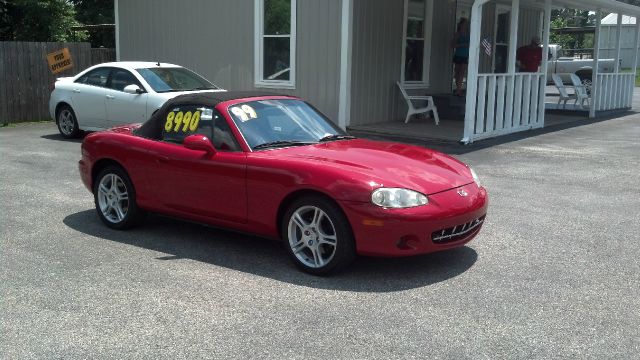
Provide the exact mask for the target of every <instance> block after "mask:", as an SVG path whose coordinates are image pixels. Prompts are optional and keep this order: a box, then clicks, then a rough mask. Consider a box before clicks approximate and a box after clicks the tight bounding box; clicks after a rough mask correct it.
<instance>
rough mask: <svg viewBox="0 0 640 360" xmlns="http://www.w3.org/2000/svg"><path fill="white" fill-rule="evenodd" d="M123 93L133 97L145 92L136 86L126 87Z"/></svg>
mask: <svg viewBox="0 0 640 360" xmlns="http://www.w3.org/2000/svg"><path fill="white" fill-rule="evenodd" d="M123 91H124V92H126V93H127V94H132V95H140V94H143V93H144V90H142V89H140V87H139V86H138V85H135V84H131V85H127V86H125V87H124V89H123Z"/></svg>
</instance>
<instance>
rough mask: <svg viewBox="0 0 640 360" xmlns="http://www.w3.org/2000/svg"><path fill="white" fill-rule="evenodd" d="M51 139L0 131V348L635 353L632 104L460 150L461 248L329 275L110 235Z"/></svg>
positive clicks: (224, 236) (216, 246)
mask: <svg viewBox="0 0 640 360" xmlns="http://www.w3.org/2000/svg"><path fill="white" fill-rule="evenodd" d="M56 134H57V130H56V128H55V127H54V126H53V125H52V124H47V123H44V124H42V123H41V124H31V125H20V126H15V127H11V128H2V129H0V151H1V153H2V155H1V160H0V176H1V181H0V215H1V216H0V235H1V243H0V358H1V359H30V358H39V359H58V358H59V359H62V358H64V359H67V358H71V359H74V358H76V359H81V358H84V359H87V358H132V359H160V358H166V359H194V358H241V359H254V358H255V359H257V358H273V359H288V358H296V359H301V358H311V359H313V358H317V359H334V358H336V359H338V358H340V359H343V358H345V359H346V358H359V359H363V358H402V359H409V358H430V359H564V358H571V359H632V358H637V356H638V354H640V220H639V219H640V196H639V192H638V191H639V190H638V189H640V170H639V169H640V160H639V156H640V141H639V139H640V115H637V114H635V115H633V114H632V115H628V116H625V117H622V118H618V119H611V120H607V121H603V122H598V123H589V124H587V125H584V126H580V127H573V128H569V129H563V130H558V131H554V132H549V133H543V134H538V135H537V136H534V137H529V138H521V139H516V140H514V141H509V142H503V143H496V144H492V146H489V147H484V148H482V147H480V148H477V149H475V150H473V151H469V152H466V153H464V154H461V155H457V157H458V158H460V159H461V160H463V161H465V162H468V163H469V164H471V165H472V166H473V167H474V168H475V169H476V171H477V172H478V173H479V175H480V177H481V179H482V180H483V182H484V184H485V185H486V187H487V188H488V189H489V193H490V196H491V204H490V209H489V215H488V217H487V222H486V224H485V227H484V229H483V230H482V232H481V233H480V235H479V236H478V237H477V238H476V239H475V240H474V241H473V242H471V243H470V244H469V245H468V246H466V247H464V248H460V249H458V250H454V251H450V252H444V253H438V254H432V255H427V256H420V257H415V258H408V259H371V258H360V259H359V260H358V261H357V262H356V263H355V264H354V266H353V267H351V268H350V269H348V270H347V271H346V272H345V273H343V274H341V275H338V276H335V277H330V278H318V277H313V276H310V275H306V274H304V273H301V272H299V271H298V270H296V269H295V268H294V267H293V265H292V264H291V263H290V262H289V260H288V259H287V258H286V256H285V252H284V250H283V249H282V247H281V245H280V244H279V243H277V242H272V241H268V240H263V239H260V238H255V237H251V236H246V235H240V234H235V233H232V232H226V231H221V230H216V229H212V228H208V227H204V226H201V225H197V224H191V223H185V222H180V221H177V220H171V219H167V218H163V217H160V216H150V217H149V218H148V219H147V221H146V222H145V223H144V225H143V226H141V227H139V228H137V229H135V230H132V231H128V232H118V231H114V230H110V229H108V228H106V227H105V226H104V225H103V224H102V223H101V222H100V220H99V219H98V217H97V215H96V213H95V210H94V207H93V199H92V195H91V194H90V193H89V192H88V191H87V190H86V189H85V188H84V186H83V185H82V183H81V181H80V178H79V175H78V170H77V161H78V160H79V157H80V142H79V141H67V140H63V139H62V138H61V137H59V136H58V135H56Z"/></svg>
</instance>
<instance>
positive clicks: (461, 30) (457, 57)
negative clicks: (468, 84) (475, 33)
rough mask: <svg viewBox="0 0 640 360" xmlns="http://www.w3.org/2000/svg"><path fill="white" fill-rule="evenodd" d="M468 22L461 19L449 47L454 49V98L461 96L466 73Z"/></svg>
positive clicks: (465, 19) (468, 38)
mask: <svg viewBox="0 0 640 360" xmlns="http://www.w3.org/2000/svg"><path fill="white" fill-rule="evenodd" d="M470 41H471V37H470V35H469V20H468V19H467V18H462V19H460V21H459V22H458V27H457V30H456V33H455V34H454V35H453V40H452V41H451V47H452V48H453V49H454V53H453V63H454V78H455V80H456V92H455V94H456V96H462V84H463V83H464V77H465V75H466V73H467V64H469V42H470Z"/></svg>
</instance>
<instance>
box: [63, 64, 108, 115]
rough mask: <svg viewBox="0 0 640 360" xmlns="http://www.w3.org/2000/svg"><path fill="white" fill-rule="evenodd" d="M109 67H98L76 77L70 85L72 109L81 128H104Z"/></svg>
mask: <svg viewBox="0 0 640 360" xmlns="http://www.w3.org/2000/svg"><path fill="white" fill-rule="evenodd" d="M110 74H111V68H110V67H99V68H96V69H93V70H91V71H89V72H88V73H86V74H84V75H83V76H81V77H80V78H78V79H77V80H76V81H75V82H74V83H73V84H72V86H71V100H72V103H73V104H72V107H73V111H74V112H75V114H76V118H77V119H78V123H79V124H80V126H81V127H82V128H106V127H108V126H106V122H107V112H106V108H105V95H106V91H107V83H108V81H109V75H110Z"/></svg>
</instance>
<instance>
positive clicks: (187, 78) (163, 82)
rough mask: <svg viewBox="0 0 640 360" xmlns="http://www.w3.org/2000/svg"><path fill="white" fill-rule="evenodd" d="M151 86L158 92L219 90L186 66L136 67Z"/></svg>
mask: <svg viewBox="0 0 640 360" xmlns="http://www.w3.org/2000/svg"><path fill="white" fill-rule="evenodd" d="M136 70H137V71H138V73H140V75H141V76H142V77H143V78H144V79H145V81H146V82H147V83H148V84H149V86H151V88H152V89H153V90H154V91H155V92H158V93H164V92H174V91H194V90H217V89H219V88H218V87H217V86H215V85H213V84H212V83H210V82H209V81H207V80H205V79H204V78H203V77H201V76H200V75H198V74H196V73H194V72H193V71H190V70H188V69H185V68H180V67H175V68H166V67H165V68H162V67H157V68H144V69H136Z"/></svg>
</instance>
